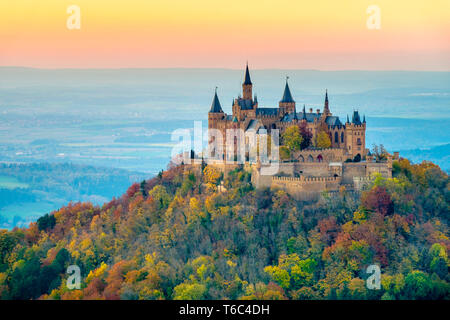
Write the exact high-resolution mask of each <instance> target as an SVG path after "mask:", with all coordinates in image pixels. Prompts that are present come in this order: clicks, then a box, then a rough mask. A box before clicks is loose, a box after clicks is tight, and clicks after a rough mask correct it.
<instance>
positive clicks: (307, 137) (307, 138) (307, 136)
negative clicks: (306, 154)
mask: <svg viewBox="0 0 450 320" xmlns="http://www.w3.org/2000/svg"><path fill="white" fill-rule="evenodd" d="M299 128H300V134H301V135H302V143H301V145H300V148H301V149H302V150H303V149H306V148H308V147H309V146H310V145H311V141H312V133H311V131H309V130H308V125H307V124H306V121H303V122H302V123H301V124H300V126H299Z"/></svg>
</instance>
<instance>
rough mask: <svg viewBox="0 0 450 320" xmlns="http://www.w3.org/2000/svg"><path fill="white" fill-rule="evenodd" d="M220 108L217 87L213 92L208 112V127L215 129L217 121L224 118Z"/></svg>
mask: <svg viewBox="0 0 450 320" xmlns="http://www.w3.org/2000/svg"><path fill="white" fill-rule="evenodd" d="M224 115H225V114H224V113H223V110H222V106H221V105H220V101H219V97H218V96H217V87H216V90H215V92H214V98H213V101H212V103H211V109H210V110H209V112H208V127H209V128H217V121H218V120H222V119H223V117H224Z"/></svg>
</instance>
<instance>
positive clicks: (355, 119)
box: [352, 110, 361, 125]
mask: <svg viewBox="0 0 450 320" xmlns="http://www.w3.org/2000/svg"><path fill="white" fill-rule="evenodd" d="M352 123H354V124H356V125H360V124H361V119H360V117H359V113H358V111H357V110H355V111H353V116H352Z"/></svg>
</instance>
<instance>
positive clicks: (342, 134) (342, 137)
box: [341, 132, 344, 143]
mask: <svg viewBox="0 0 450 320" xmlns="http://www.w3.org/2000/svg"><path fill="white" fill-rule="evenodd" d="M341 142H342V143H344V133H343V132H342V133H341Z"/></svg>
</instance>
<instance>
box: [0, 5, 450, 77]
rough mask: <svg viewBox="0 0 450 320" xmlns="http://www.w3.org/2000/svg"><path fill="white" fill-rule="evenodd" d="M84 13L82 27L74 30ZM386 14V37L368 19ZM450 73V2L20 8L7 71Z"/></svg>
mask: <svg viewBox="0 0 450 320" xmlns="http://www.w3.org/2000/svg"><path fill="white" fill-rule="evenodd" d="M70 5H77V6H78V7H79V8H80V10H81V11H80V12H81V28H80V29H79V30H78V29H75V30H69V29H68V28H67V26H66V21H67V19H68V17H69V16H70V14H68V13H67V12H66V11H67V8H68V7H69V6H70ZM370 5H377V6H378V7H379V8H380V10H381V11H380V12H381V15H380V18H381V20H380V21H381V29H378V30H377V29H375V30H373V29H372V30H371V29H369V28H368V27H367V25H366V21H367V19H368V18H369V14H368V13H367V12H366V10H367V8H368V7H369V6H370ZM246 60H249V62H250V64H251V66H252V67H253V68H285V69H287V68H289V69H294V68H295V69H321V70H342V69H365V70H391V69H395V70H438V71H449V70H450V1H449V0H428V1H423V0H422V1H419V0H407V1H406V0H370V1H367V0H340V1H337V0H314V1H310V0H308V1H303V0H246V1H244V0H228V1H223V0H189V1H187V0H164V1H160V0H146V1H144V0H126V1H124V0H108V1H106V0H70V1H66V0H39V1H37V0H11V1H1V2H0V66H29V67H40V68H122V67H202V68H207V67H221V68H222V67H223V68H241V67H242V66H243V65H244V64H245V61H246Z"/></svg>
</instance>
